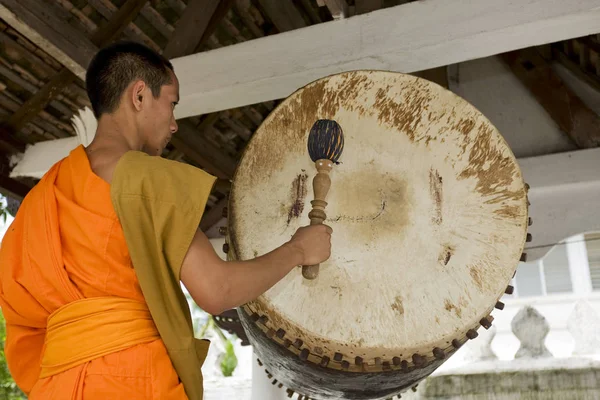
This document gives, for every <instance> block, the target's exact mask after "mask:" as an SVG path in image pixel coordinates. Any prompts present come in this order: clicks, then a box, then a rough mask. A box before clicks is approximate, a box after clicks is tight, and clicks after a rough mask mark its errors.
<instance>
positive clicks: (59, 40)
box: [0, 0, 97, 80]
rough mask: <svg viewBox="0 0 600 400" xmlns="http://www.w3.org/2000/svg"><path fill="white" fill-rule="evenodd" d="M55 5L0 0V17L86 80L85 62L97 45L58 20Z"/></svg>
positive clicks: (23, 0) (34, 1)
mask: <svg viewBox="0 0 600 400" xmlns="http://www.w3.org/2000/svg"><path fill="white" fill-rule="evenodd" d="M55 7H56V5H52V4H51V3H49V2H45V1H39V0H2V1H0V18H2V19H3V20H4V21H5V22H6V23H7V24H9V25H10V26H11V27H12V28H14V29H15V30H17V31H18V32H19V33H21V34H22V35H23V36H25V37H26V38H27V39H29V40H30V41H32V42H33V43H34V44H35V45H36V46H38V47H40V48H42V49H44V50H45V51H46V52H47V53H48V54H49V55H50V56H52V57H54V58H55V59H56V60H57V61H58V62H60V63H61V64H62V65H64V66H65V67H66V68H67V69H69V70H70V71H71V72H73V73H74V74H75V75H76V76H78V77H79V78H80V79H82V80H85V71H86V68H87V65H88V64H89V62H90V61H91V59H92V57H93V56H94V54H96V51H97V46H94V43H92V41H91V40H89V39H88V38H87V37H86V36H85V35H84V34H82V32H80V31H78V30H76V29H75V28H73V27H72V26H71V25H69V24H68V23H67V22H66V21H65V20H63V19H61V18H60V15H59V13H57V12H56V9H55Z"/></svg>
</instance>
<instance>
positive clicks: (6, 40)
mask: <svg viewBox="0 0 600 400" xmlns="http://www.w3.org/2000/svg"><path fill="white" fill-rule="evenodd" d="M0 43H2V44H4V45H5V46H8V47H12V48H13V49H15V50H17V51H18V52H19V55H20V56H22V57H23V58H25V60H26V61H27V62H29V63H31V64H33V65H35V66H36V67H39V68H40V69H41V70H42V71H43V72H44V73H46V74H47V75H53V74H54V73H56V72H57V70H55V69H54V68H53V67H51V66H50V65H48V64H46V62H45V61H44V60H43V59H42V58H40V57H39V56H38V55H36V54H35V53H32V52H31V51H29V49H27V48H25V47H24V46H21V44H20V43H18V42H17V41H16V40H14V39H13V38H11V37H10V36H9V35H7V34H6V33H5V32H1V31H0Z"/></svg>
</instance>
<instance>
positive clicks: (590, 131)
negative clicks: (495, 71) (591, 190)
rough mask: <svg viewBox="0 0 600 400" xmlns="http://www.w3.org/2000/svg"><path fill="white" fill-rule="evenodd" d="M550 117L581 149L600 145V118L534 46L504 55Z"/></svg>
mask: <svg viewBox="0 0 600 400" xmlns="http://www.w3.org/2000/svg"><path fill="white" fill-rule="evenodd" d="M501 58H502V59H503V60H504V61H505V62H506V64H507V65H508V66H509V67H510V69H511V70H512V72H513V73H514V74H515V76H516V77H517V78H518V79H519V80H520V81H521V83H523V85H525V87H527V89H529V91H530V92H531V94H533V96H534V97H535V98H536V99H537V101H538V102H539V103H540V104H541V105H542V107H544V109H545V110H546V111H547V112H548V114H549V115H550V117H552V119H553V120H554V122H556V124H557V125H558V126H559V127H560V128H561V129H562V130H563V132H565V133H566V134H567V135H568V136H569V138H571V139H572V140H573V142H575V143H576V144H577V146H579V147H580V148H591V147H598V146H600V117H599V116H598V115H597V114H596V113H595V112H594V111H592V110H591V109H590V108H589V107H587V106H586V105H585V104H584V103H583V101H582V100H581V99H580V98H579V97H578V96H577V95H576V94H575V93H574V92H573V91H572V90H571V89H569V87H568V86H567V85H566V84H565V83H564V82H563V81H562V79H561V78H560V77H559V76H558V75H557V74H556V73H555V72H554V70H553V69H552V66H551V65H550V64H549V63H548V62H547V61H546V60H544V59H543V58H542V56H540V55H539V54H538V53H537V52H536V51H535V50H534V49H527V50H521V51H514V52H510V53H505V54H502V55H501Z"/></svg>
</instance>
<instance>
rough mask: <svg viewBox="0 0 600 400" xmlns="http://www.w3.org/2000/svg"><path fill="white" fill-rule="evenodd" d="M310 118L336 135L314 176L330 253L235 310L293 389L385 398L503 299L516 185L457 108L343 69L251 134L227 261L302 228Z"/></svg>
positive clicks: (397, 80) (464, 106)
mask: <svg viewBox="0 0 600 400" xmlns="http://www.w3.org/2000/svg"><path fill="white" fill-rule="evenodd" d="M318 119H331V120H335V121H337V122H338V123H339V125H340V126H341V128H342V130H343V135H344V140H345V145H344V150H343V154H342V156H341V158H340V160H339V161H340V163H339V164H337V165H335V166H334V167H333V169H332V171H331V173H330V176H331V189H330V190H329V193H328V196H327V202H328V205H327V207H326V214H327V220H326V221H325V223H327V224H328V225H330V226H331V227H332V228H333V232H334V233H333V236H332V255H331V258H330V259H329V260H328V261H327V262H325V263H323V264H321V266H320V271H319V275H318V277H317V278H316V279H313V280H308V279H305V278H304V277H303V275H302V269H301V268H297V269H295V270H293V271H292V272H291V273H290V274H288V275H287V276H286V277H285V278H284V279H283V280H282V281H280V282H279V283H278V284H276V285H275V286H274V287H273V288H271V289H270V290H269V291H268V292H267V293H265V294H264V295H262V296H261V297H259V298H258V299H256V300H255V301H252V302H251V303H249V304H247V305H245V306H243V307H242V308H240V310H239V314H240V318H241V321H242V324H243V326H244V329H245V330H246V332H247V334H248V337H249V339H250V341H251V343H252V345H253V346H254V350H255V352H256V353H257V355H258V357H259V358H260V360H261V361H262V363H263V364H265V368H266V369H267V370H268V372H269V373H270V374H272V375H273V378H272V379H275V380H277V381H278V382H279V383H280V384H282V385H284V386H285V388H287V389H288V390H289V392H288V393H290V396H291V393H292V391H293V392H296V393H298V394H300V395H301V396H300V397H302V398H304V397H306V398H313V399H333V398H335V399H338V398H347V399H375V398H389V397H392V396H394V395H396V394H399V393H401V392H403V391H405V390H407V389H408V388H410V387H412V386H414V385H415V384H416V383H418V382H419V381H420V380H422V379H424V378H426V377H427V376H428V375H430V374H431V373H432V372H433V371H434V370H435V369H436V368H437V367H439V366H440V365H441V364H442V363H443V362H444V360H447V359H448V357H450V356H451V355H452V354H453V353H454V352H455V351H456V350H457V348H459V347H460V346H461V345H463V344H464V343H465V342H466V341H467V340H469V339H474V338H475V337H476V336H477V330H478V329H479V328H481V327H482V326H483V327H485V328H489V326H490V325H491V323H492V317H491V316H490V313H491V312H492V310H493V309H494V307H495V306H497V307H498V308H501V307H502V303H499V299H500V298H501V297H502V296H503V294H504V293H505V291H506V292H510V290H511V288H510V287H508V289H507V285H508V284H509V282H510V280H511V278H512V277H513V275H514V272H515V269H516V267H517V264H518V262H519V260H520V259H522V257H523V256H522V251H523V247H524V243H525V240H526V235H527V226H528V215H527V206H528V202H527V191H526V185H525V184H524V182H523V178H522V176H521V172H520V169H519V166H518V165H517V162H516V160H515V157H514V155H513V154H512V152H511V151H510V149H509V147H508V146H507V144H506V142H505V141H504V139H503V138H502V136H501V135H500V134H499V133H498V131H497V130H496V128H495V127H494V126H492V124H491V123H490V121H488V120H487V119H486V118H485V117H484V116H483V115H482V114H481V113H480V112H479V111H477V110H476V109H475V108H474V107H473V106H472V105H470V104H469V103H467V102H466V101H464V100H463V99H461V98H459V97H457V96H456V95H455V94H453V93H451V92H450V91H448V90H445V89H444V88H442V87H440V86H438V85H436V84H434V83H431V82H429V81H426V80H424V79H420V78H417V77H414V76H410V75H404V74H400V73H389V72H379V71H354V72H348V73H342V74H338V75H334V76H330V77H327V78H324V79H321V80H318V81H316V82H313V83H311V84H309V85H307V86H306V87H304V88H302V89H300V90H298V91H297V92H295V93H294V94H292V95H291V96H290V97H289V98H287V99H286V100H285V101H283V102H282V103H281V104H280V105H279V106H278V107H277V108H276V109H275V110H274V111H273V112H272V113H271V115H269V117H268V118H267V119H266V120H265V121H264V122H263V124H262V125H261V126H260V127H259V129H258V130H257V132H256V133H255V135H254V136H253V138H252V140H251V142H250V143H249V144H248V146H247V149H246V151H245V153H244V155H243V157H242V159H241V161H240V163H239V167H238V169H237V172H236V174H235V178H234V181H233V186H232V190H231V196H230V204H229V210H230V211H229V229H228V238H227V239H228V242H229V249H230V250H229V255H228V256H229V258H230V259H239V260H245V259H250V258H254V257H256V256H260V255H262V254H265V253H267V252H269V251H271V250H273V249H274V248H276V247H277V246H279V245H281V244H283V243H284V242H286V241H288V240H289V239H290V238H291V236H292V235H293V233H294V232H295V231H296V229H297V228H299V227H300V226H303V225H308V224H309V222H310V221H309V217H308V213H309V211H310V210H311V204H310V201H311V200H312V199H313V190H312V179H313V177H314V176H315V174H316V169H315V163H314V162H313V161H312V160H311V159H310V157H309V155H308V151H307V138H308V134H309V131H310V129H311V127H312V126H313V124H314V123H315V121H317V120H318Z"/></svg>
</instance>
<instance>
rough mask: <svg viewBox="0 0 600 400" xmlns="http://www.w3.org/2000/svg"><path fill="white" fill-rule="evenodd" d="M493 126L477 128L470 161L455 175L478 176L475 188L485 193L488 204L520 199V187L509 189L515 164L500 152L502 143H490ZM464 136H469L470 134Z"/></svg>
mask: <svg viewBox="0 0 600 400" xmlns="http://www.w3.org/2000/svg"><path fill="white" fill-rule="evenodd" d="M493 133H494V129H493V127H492V126H491V125H489V124H488V123H483V124H481V125H480V126H479V128H478V134H477V136H476V137H475V141H474V143H473V147H472V148H471V151H470V153H469V164H468V165H467V167H466V168H465V169H464V170H463V171H462V172H461V173H460V175H459V176H458V179H468V178H475V179H477V184H476V186H475V189H476V190H477V191H478V192H479V193H480V194H481V195H482V196H484V197H491V198H490V199H488V200H486V203H487V204H493V203H500V202H504V201H507V200H519V199H520V198H521V197H522V196H523V189H520V190H515V191H511V190H510V189H509V188H510V186H511V184H512V182H513V180H514V179H515V178H516V177H517V176H518V171H517V164H516V163H515V162H514V160H513V159H511V157H509V156H508V155H504V154H502V150H501V149H502V147H496V146H495V145H494V144H493V138H494V135H493ZM466 140H470V138H469V137H467V138H466Z"/></svg>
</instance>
